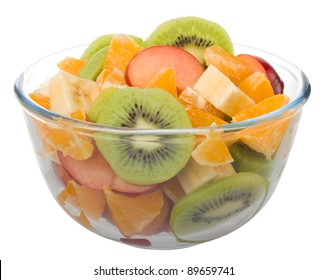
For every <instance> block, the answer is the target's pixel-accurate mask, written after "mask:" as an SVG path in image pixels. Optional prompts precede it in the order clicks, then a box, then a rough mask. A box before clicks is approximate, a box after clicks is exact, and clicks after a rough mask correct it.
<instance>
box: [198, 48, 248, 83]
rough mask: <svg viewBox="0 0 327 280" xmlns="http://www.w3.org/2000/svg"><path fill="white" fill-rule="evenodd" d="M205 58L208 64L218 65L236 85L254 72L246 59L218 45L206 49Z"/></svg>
mask: <svg viewBox="0 0 327 280" xmlns="http://www.w3.org/2000/svg"><path fill="white" fill-rule="evenodd" d="M204 60H205V62H206V64H207V65H208V66H209V65H210V64H213V65H214V66H216V67H217V68H218V70H220V72H222V73H224V74H225V75H226V76H227V77H228V78H229V79H230V80H231V81H232V82H233V83H234V84H235V85H238V84H239V83H240V82H241V81H243V80H244V79H245V78H246V77H247V76H249V75H251V74H252V69H251V68H250V67H249V66H248V65H247V64H246V62H245V61H244V60H242V59H241V58H239V57H237V56H234V55H233V54H232V53H230V52H227V51H226V50H224V49H223V48H222V47H220V46H217V45H214V46H211V47H208V48H206V49H205V51H204Z"/></svg>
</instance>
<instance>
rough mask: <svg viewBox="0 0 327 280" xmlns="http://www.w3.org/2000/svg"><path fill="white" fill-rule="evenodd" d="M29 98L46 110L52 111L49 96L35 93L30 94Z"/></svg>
mask: <svg viewBox="0 0 327 280" xmlns="http://www.w3.org/2000/svg"><path fill="white" fill-rule="evenodd" d="M29 97H30V98H31V99H32V100H33V101H34V102H36V103H37V104H39V105H40V106H42V107H43V108H44V109H47V110H50V98H49V97H48V96H45V95H44V94H42V93H37V92H35V93H30V94H29Z"/></svg>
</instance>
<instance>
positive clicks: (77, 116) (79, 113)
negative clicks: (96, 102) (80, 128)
mask: <svg viewBox="0 0 327 280" xmlns="http://www.w3.org/2000/svg"><path fill="white" fill-rule="evenodd" d="M70 117H71V118H73V119H76V120H80V121H85V119H86V116H85V113H84V112H83V111H82V110H81V109H77V110H76V111H74V112H72V113H71V114H70Z"/></svg>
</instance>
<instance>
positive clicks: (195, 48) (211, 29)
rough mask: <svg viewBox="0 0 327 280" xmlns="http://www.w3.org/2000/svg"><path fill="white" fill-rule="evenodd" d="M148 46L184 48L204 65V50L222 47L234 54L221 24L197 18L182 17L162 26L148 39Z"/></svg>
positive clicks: (146, 42)
mask: <svg viewBox="0 0 327 280" xmlns="http://www.w3.org/2000/svg"><path fill="white" fill-rule="evenodd" d="M145 44H146V45H147V46H154V45H169V46H175V47H180V48H183V49H184V50H186V51H188V52H190V53H191V54H193V55H194V56H195V57H196V58H197V59H198V60H199V61H200V63H202V64H204V59H203V52H204V49H205V48H206V47H208V46H211V45H220V46H222V47H223V48H224V49H225V50H227V51H228V52H231V53H232V52H233V43H232V41H231V39H230V37H229V35H228V34H227V32H226V31H225V29H223V28H222V27H221V26H220V25H219V24H217V23H214V22H211V21H209V20H205V19H201V18H197V17H181V18H176V19H171V20H169V21H166V22H164V23H162V24H160V25H159V26H158V27H157V28H156V29H155V30H154V31H153V32H152V33H151V35H150V36H149V37H148V38H147V39H146V41H145Z"/></svg>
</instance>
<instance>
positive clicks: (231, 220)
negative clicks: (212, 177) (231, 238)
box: [170, 172, 269, 242]
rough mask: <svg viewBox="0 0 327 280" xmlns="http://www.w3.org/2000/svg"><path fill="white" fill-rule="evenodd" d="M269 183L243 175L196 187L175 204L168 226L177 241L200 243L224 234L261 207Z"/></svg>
mask: <svg viewBox="0 0 327 280" xmlns="http://www.w3.org/2000/svg"><path fill="white" fill-rule="evenodd" d="M268 187H269V182H268V181H267V180H266V179H265V178H263V177H262V176H260V175H258V174H256V173H251V172H243V173H236V174H234V175H231V176H228V177H224V178H222V179H220V180H218V181H215V182H213V183H210V184H208V185H206V186H203V187H200V188H198V189H196V190H194V191H193V192H190V193H189V194H187V195H186V196H184V197H182V198H181V199H180V200H178V201H177V202H176V204H175V205H174V207H173V210H172V212H171V218H170V226H171V228H172V230H173V232H174V234H175V235H176V237H177V238H178V239H179V240H180V241H184V242H204V241H208V240H212V239H215V238H218V237H221V236H223V235H226V234H228V233H230V232H232V231H234V230H235V229H237V228H239V227H240V226H242V225H243V224H245V223H246V222H247V221H248V220H250V219H251V218H252V217H253V216H254V215H255V214H256V213H257V211H258V210H259V209H260V207H261V206H262V204H263V202H264V200H265V198H266V195H267V191H268Z"/></svg>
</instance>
